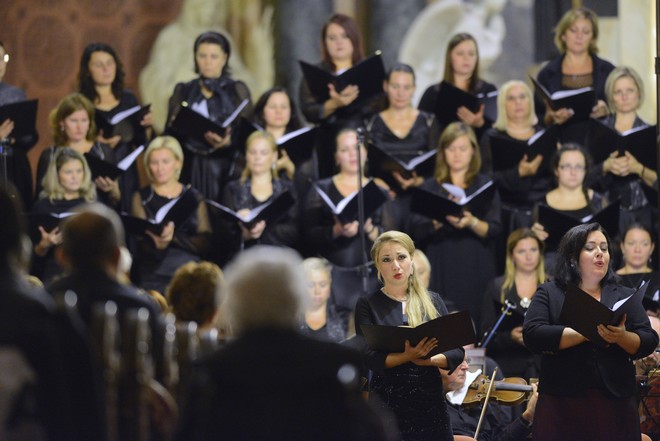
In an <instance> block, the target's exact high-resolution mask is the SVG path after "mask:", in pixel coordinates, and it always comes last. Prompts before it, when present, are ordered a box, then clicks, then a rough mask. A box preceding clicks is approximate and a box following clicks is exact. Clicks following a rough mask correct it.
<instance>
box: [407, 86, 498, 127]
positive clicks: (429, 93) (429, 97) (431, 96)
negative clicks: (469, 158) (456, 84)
mask: <svg viewBox="0 0 660 441" xmlns="http://www.w3.org/2000/svg"><path fill="white" fill-rule="evenodd" d="M441 87H442V82H440V83H436V84H433V85H431V86H429V87H428V88H427V89H426V90H425V91H424V94H423V95H422V99H420V100H419V105H418V106H417V107H418V108H419V109H420V110H424V111H425V112H429V113H435V109H436V107H437V103H438V99H439V96H440V89H441ZM496 90H497V87H495V85H494V84H491V83H489V82H486V81H484V80H479V81H477V84H475V86H474V90H470V91H469V92H470V93H471V94H472V95H478V94H483V95H486V94H488V93H490V92H495V91H496ZM456 121H458V117H457V118H456ZM493 122H494V121H491V120H489V119H488V118H486V117H485V116H484V125H483V126H481V127H479V128H474V133H475V135H476V136H477V139H481V137H482V136H483V134H484V133H486V130H488V129H489V128H490V127H491V126H492V125H493ZM444 129H445V128H444V126H443V127H441V130H444Z"/></svg>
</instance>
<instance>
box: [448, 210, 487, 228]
mask: <svg viewBox="0 0 660 441" xmlns="http://www.w3.org/2000/svg"><path fill="white" fill-rule="evenodd" d="M446 219H447V222H449V224H450V225H451V226H452V227H454V228H456V229H458V230H462V229H464V228H474V227H475V226H476V225H477V222H479V219H477V218H476V217H475V216H473V215H472V213H470V212H469V211H464V212H463V216H461V217H457V216H451V215H447V216H446Z"/></svg>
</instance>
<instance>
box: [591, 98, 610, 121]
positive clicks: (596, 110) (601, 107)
mask: <svg viewBox="0 0 660 441" xmlns="http://www.w3.org/2000/svg"><path fill="white" fill-rule="evenodd" d="M609 114H610V109H609V108H608V107H607V103H605V101H603V100H598V102H597V103H596V105H595V106H594V107H593V108H592V109H591V114H590V115H589V116H590V117H592V118H596V119H598V118H602V117H604V116H607V115H609Z"/></svg>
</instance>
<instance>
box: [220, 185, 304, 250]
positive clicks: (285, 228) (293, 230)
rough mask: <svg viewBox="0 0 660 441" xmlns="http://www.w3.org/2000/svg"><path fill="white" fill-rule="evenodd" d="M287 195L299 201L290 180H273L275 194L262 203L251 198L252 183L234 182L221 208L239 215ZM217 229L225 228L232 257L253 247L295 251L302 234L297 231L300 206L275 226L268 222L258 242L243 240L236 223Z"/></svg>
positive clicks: (226, 188) (221, 225)
mask: <svg viewBox="0 0 660 441" xmlns="http://www.w3.org/2000/svg"><path fill="white" fill-rule="evenodd" d="M287 191H288V192H289V193H290V194H291V195H292V196H293V197H294V199H295V198H296V192H295V189H294V185H293V183H292V182H291V181H289V180H287V179H274V180H273V194H272V195H271V196H270V197H269V198H268V199H266V200H263V201H260V200H258V199H257V198H256V197H254V195H253V194H252V181H251V180H250V179H247V180H246V181H245V182H241V181H240V180H235V181H231V182H229V183H228V184H227V186H226V187H225V190H224V196H223V198H222V204H223V205H224V206H226V207H227V208H229V209H231V210H233V211H239V210H242V209H245V208H247V209H250V210H252V209H253V208H256V207H258V206H259V205H262V204H265V203H267V202H269V201H271V200H273V198H276V197H278V196H279V195H281V194H283V193H285V192H287ZM216 225H218V226H220V227H221V228H223V233H222V234H224V235H226V239H227V242H226V243H227V244H228V248H229V249H230V250H231V251H230V253H231V254H232V255H235V254H236V253H238V252H239V251H241V250H244V249H246V248H249V247H251V246H254V245H276V246H282V247H291V248H296V247H297V245H298V239H299V231H300V230H299V228H298V206H297V204H296V205H294V206H293V207H291V208H290V209H288V210H287V211H286V212H285V213H281V215H280V216H279V217H278V218H277V219H275V221H274V222H271V223H268V222H267V223H266V229H265V230H264V231H263V233H262V234H261V236H260V237H259V239H255V240H244V239H243V235H242V232H241V229H240V226H239V225H238V223H237V222H222V223H221V224H216Z"/></svg>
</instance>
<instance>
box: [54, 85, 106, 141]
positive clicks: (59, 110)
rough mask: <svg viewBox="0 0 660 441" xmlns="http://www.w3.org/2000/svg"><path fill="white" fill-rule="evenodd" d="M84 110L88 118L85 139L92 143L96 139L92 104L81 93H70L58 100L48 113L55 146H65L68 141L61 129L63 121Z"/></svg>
mask: <svg viewBox="0 0 660 441" xmlns="http://www.w3.org/2000/svg"><path fill="white" fill-rule="evenodd" d="M78 110H84V111H85V112H87V116H88V118H89V129H87V135H86V137H85V138H86V139H87V140H88V141H93V140H94V138H96V122H95V121H94V112H95V110H94V104H92V102H91V101H90V100H89V99H87V97H85V95H83V94H82V93H78V92H76V93H72V94H69V95H67V96H65V97H64V98H62V99H61V100H60V102H59V103H57V106H56V107H55V108H54V109H53V110H51V111H50V114H49V116H48V120H49V122H50V128H51V130H52V132H53V142H54V143H55V145H56V146H66V145H67V144H68V143H69V139H68V138H67V136H66V132H65V131H64V128H63V127H62V123H63V122H64V120H65V119H66V118H67V117H68V116H69V115H71V114H72V113H74V112H77V111H78Z"/></svg>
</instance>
